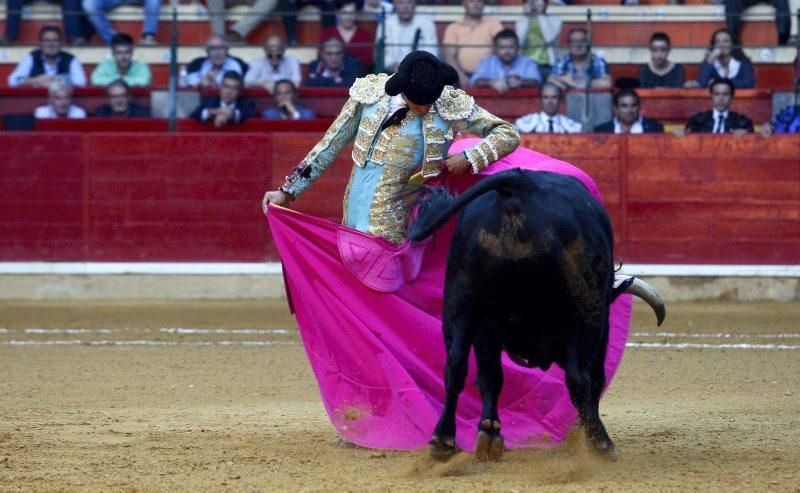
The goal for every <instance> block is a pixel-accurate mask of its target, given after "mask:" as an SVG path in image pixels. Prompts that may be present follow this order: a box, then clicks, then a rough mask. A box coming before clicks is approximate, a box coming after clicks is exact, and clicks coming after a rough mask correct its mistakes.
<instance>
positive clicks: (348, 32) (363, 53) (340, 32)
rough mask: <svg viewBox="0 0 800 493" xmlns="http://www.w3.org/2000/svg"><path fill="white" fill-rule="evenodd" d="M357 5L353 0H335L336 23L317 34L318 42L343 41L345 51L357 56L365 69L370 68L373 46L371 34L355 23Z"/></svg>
mask: <svg viewBox="0 0 800 493" xmlns="http://www.w3.org/2000/svg"><path fill="white" fill-rule="evenodd" d="M357 12H358V7H357V4H356V1H355V0H336V25H335V26H331V27H329V28H326V29H323V30H322V32H321V33H320V36H319V42H320V44H322V43H324V42H325V41H326V40H328V39H330V38H336V39H338V40H339V41H341V42H342V43H344V51H345V53H349V54H350V55H353V56H354V57H356V58H358V61H359V62H361V66H363V67H364V69H366V70H367V71H370V70H371V69H372V64H373V62H374V61H375V60H374V46H373V45H372V36H370V35H369V33H368V32H367V31H365V30H364V29H362V28H361V27H359V26H358V24H356V14H357Z"/></svg>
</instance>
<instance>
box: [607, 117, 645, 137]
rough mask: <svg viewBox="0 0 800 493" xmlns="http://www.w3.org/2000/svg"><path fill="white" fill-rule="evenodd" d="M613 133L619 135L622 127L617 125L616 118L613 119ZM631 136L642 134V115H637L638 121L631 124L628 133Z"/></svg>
mask: <svg viewBox="0 0 800 493" xmlns="http://www.w3.org/2000/svg"><path fill="white" fill-rule="evenodd" d="M614 133H615V134H621V133H622V125H621V124H620V123H619V120H618V119H617V117H616V116H615V117H614ZM629 133H632V134H643V133H644V125H643V124H642V115H639V119H638V120H636V121H635V122H633V124H632V125H631V129H630V132H629Z"/></svg>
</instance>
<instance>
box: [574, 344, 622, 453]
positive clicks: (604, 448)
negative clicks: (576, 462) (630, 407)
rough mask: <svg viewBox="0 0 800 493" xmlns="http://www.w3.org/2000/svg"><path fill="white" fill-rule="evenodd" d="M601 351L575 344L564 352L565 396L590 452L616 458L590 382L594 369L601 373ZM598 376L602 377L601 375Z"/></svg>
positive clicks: (599, 387) (596, 388) (595, 388)
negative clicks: (575, 412)
mask: <svg viewBox="0 0 800 493" xmlns="http://www.w3.org/2000/svg"><path fill="white" fill-rule="evenodd" d="M602 354H603V353H602V352H600V351H597V348H596V347H594V346H593V345H592V344H575V345H573V347H572V348H570V349H569V350H568V352H567V364H566V368H565V369H564V370H565V373H566V380H567V387H568V388H569V395H570V398H571V400H572V403H573V404H574V405H575V408H576V409H577V410H578V418H579V420H580V423H581V426H583V428H584V429H585V430H586V438H587V440H588V441H589V446H590V447H591V449H592V451H593V452H594V453H595V454H597V455H599V456H601V457H604V458H607V459H610V460H617V458H618V457H619V455H618V454H617V450H616V447H614V443H613V442H612V441H611V438H610V437H609V436H608V432H606V428H605V426H604V425H603V422H602V420H601V419H600V390H602V383H600V384H599V385H598V384H597V383H595V382H593V379H594V378H593V377H594V375H595V373H596V372H597V371H598V368H599V369H600V371H601V372H602V371H603V370H602V368H603V366H604V358H602V357H601V356H602ZM601 378H602V377H601Z"/></svg>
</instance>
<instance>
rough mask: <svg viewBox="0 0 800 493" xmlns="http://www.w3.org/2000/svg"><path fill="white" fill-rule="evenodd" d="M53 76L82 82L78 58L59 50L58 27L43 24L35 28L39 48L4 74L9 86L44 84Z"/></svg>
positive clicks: (81, 84) (83, 75)
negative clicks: (36, 29) (38, 28)
mask: <svg viewBox="0 0 800 493" xmlns="http://www.w3.org/2000/svg"><path fill="white" fill-rule="evenodd" d="M57 80H63V81H65V82H67V83H68V84H69V85H70V91H71V89H72V86H74V87H84V86H86V73H85V72H84V71H83V66H82V65H81V62H79V61H78V59H77V58H76V57H75V56H74V55H72V54H70V53H67V52H66V51H62V50H61V29H60V28H58V27H56V26H44V27H43V28H42V29H41V30H40V31H39V49H37V50H33V51H32V52H30V54H28V55H26V56H25V58H23V59H22V60H21V61H20V62H19V64H18V65H17V66H16V67H15V68H14V71H13V72H11V74H10V75H9V76H8V85H9V86H11V87H18V86H32V87H47V86H49V85H50V84H52V83H53V82H55V81H57Z"/></svg>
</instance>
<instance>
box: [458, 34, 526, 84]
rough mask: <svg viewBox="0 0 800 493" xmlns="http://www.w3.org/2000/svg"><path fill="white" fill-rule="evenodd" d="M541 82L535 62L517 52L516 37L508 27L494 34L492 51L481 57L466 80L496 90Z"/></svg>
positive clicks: (517, 41)
mask: <svg viewBox="0 0 800 493" xmlns="http://www.w3.org/2000/svg"><path fill="white" fill-rule="evenodd" d="M540 83H541V76H540V75H539V68H538V67H537V66H536V62H534V61H533V60H531V59H530V58H528V57H526V56H525V55H520V54H519V40H518V39H517V35H516V34H515V33H514V31H513V30H511V29H503V30H502V31H500V32H499V33H497V34H496V35H495V37H494V53H493V54H491V55H489V56H487V57H485V58H484V59H482V60H481V63H480V65H478V70H476V71H475V73H474V74H472V77H471V78H470V84H472V85H473V86H477V87H492V88H494V89H495V90H496V91H497V92H499V93H500V94H502V93H504V92H506V91H508V90H510V89H519V88H522V87H538V86H539V84H540Z"/></svg>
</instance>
